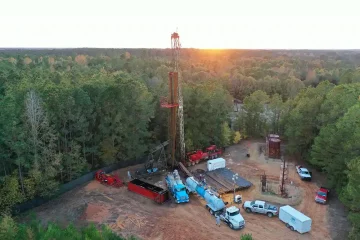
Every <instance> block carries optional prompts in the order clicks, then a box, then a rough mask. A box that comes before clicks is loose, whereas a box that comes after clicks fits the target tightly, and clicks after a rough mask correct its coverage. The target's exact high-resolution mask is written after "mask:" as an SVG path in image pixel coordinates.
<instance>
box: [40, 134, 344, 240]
mask: <svg viewBox="0 0 360 240" xmlns="http://www.w3.org/2000/svg"><path fill="white" fill-rule="evenodd" d="M265 144H266V141H251V140H244V141H242V142H241V143H240V144H237V145H234V146H231V147H229V148H227V149H226V150H225V151H224V152H223V153H222V154H221V156H219V157H220V159H224V160H225V167H221V166H219V168H217V170H218V169H222V168H223V169H227V170H226V172H228V171H230V172H232V173H234V175H236V174H237V176H238V179H239V178H241V179H242V180H241V181H236V180H238V179H235V184H234V181H232V179H231V180H228V179H227V178H226V175H225V176H222V175H220V174H215V173H214V174H209V173H210V172H211V171H209V170H208V169H207V165H208V162H209V160H207V161H206V160H202V161H201V160H200V161H199V163H198V164H194V165H192V163H191V164H190V165H191V166H190V167H183V168H185V171H184V169H183V168H182V167H179V168H178V170H177V173H178V175H176V176H175V175H174V172H173V171H162V170H161V167H160V165H157V164H155V163H156V161H154V162H152V163H151V164H149V163H147V164H145V165H146V166H147V167H152V169H153V170H154V168H158V170H157V171H156V172H151V171H149V172H148V175H147V176H144V173H142V176H141V178H140V179H139V178H135V176H136V174H137V173H138V174H139V173H141V170H145V169H146V167H145V165H136V166H133V167H129V168H125V169H119V170H117V171H115V172H112V173H111V174H110V175H109V176H118V177H119V178H120V179H121V180H122V182H123V183H122V185H121V186H109V185H108V184H106V183H104V182H101V179H100V178H99V179H98V180H100V181H98V180H94V181H92V182H90V183H89V184H87V185H86V186H84V187H81V188H78V189H75V190H72V191H70V192H68V193H66V194H64V195H63V196H61V197H60V198H58V199H56V200H53V201H51V202H50V203H47V204H45V205H43V206H41V207H38V208H36V210H35V211H36V213H37V214H38V216H39V217H40V218H41V219H42V220H43V221H45V222H47V221H55V219H56V220H57V221H59V222H63V223H66V222H69V221H72V222H75V223H76V224H78V225H82V224H85V223H87V222H92V223H95V224H97V225H99V226H100V225H103V224H105V225H107V226H109V227H110V228H111V229H112V230H113V231H115V232H117V233H119V234H123V235H127V236H130V235H134V236H138V237H141V238H143V239H154V240H155V239H170V238H171V239H236V238H238V236H239V234H240V232H241V233H251V234H252V236H253V237H254V238H255V239H274V240H275V239H332V236H331V234H330V230H331V228H332V227H334V226H332V223H331V222H329V214H328V211H329V208H331V207H332V206H329V205H322V204H318V203H316V202H315V201H314V193H315V192H316V190H317V189H318V186H317V184H316V183H315V182H314V181H312V182H306V181H303V180H301V178H300V177H299V176H298V174H297V172H296V169H295V164H294V162H293V161H291V159H288V162H287V163H286V164H285V166H286V171H285V172H284V171H283V168H282V164H283V161H281V159H275V158H269V157H268V156H266V151H261V148H262V146H265ZM265 149H266V148H265ZM160 152H161V149H160ZM158 155H159V154H157V155H156V154H153V157H155V158H154V159H156V157H158ZM217 159H219V158H217ZM215 160H216V159H215ZM210 161H211V160H210ZM160 162H161V161H160ZM155 165H156V167H155ZM222 166H223V165H222ZM148 170H149V168H148ZM175 171H176V170H175ZM212 171H214V170H212ZM215 171H216V170H215ZM129 173H130V175H131V179H129ZM282 174H284V176H285V177H284V179H285V180H284V183H283V186H282V187H283V191H281V184H282V181H281V177H280V175H281V176H282ZM189 175H190V176H189ZM219 175H220V176H219ZM177 176H180V178H177ZM214 176H215V177H214ZM264 176H266V181H265V180H264ZM234 178H236V176H235V177H234ZM171 181H174V182H175V185H177V186H173V188H176V189H177V190H179V191H173V190H172V189H171V187H172V185H171ZM231 181H232V182H233V183H232V184H231ZM194 183H196V184H198V185H199V186H195V191H194V192H191V190H192V189H193V188H194V187H193V186H191V184H194ZM237 183H240V186H239V185H237ZM245 183H246V184H249V183H250V185H246V186H245ZM230 185H232V189H227V188H230ZM219 186H220V188H219ZM183 188H185V189H183ZM234 188H235V192H234ZM204 191H205V192H206V193H202V192H204ZM217 191H219V193H218V192H217ZM208 193H210V194H208ZM206 194H208V196H207V195H206ZM234 196H235V198H234ZM212 198H214V199H212ZM216 200H217V201H216ZM255 200H259V201H264V202H265V203H266V204H268V205H270V206H273V207H274V208H273V209H274V210H272V216H270V217H269V215H270V214H266V213H265V214H259V213H254V212H251V211H250V212H248V210H246V208H244V205H243V204H244V203H245V202H246V201H255ZM221 202H223V204H221ZM211 204H213V205H211ZM210 205H211V206H210ZM286 205H289V206H292V207H293V208H296V209H297V211H301V213H303V214H304V215H306V216H308V217H309V218H310V219H311V221H312V223H311V230H310V231H309V232H307V233H303V234H301V233H299V232H297V231H296V230H292V229H290V227H287V224H286V223H284V222H283V221H281V220H280V219H279V217H278V216H277V215H278V213H277V212H278V211H279V208H280V207H281V206H286ZM216 207H220V208H221V207H222V208H224V209H230V210H233V211H234V210H235V211H234V212H235V213H236V211H237V210H239V213H238V214H240V216H241V218H237V219H240V221H243V224H244V225H243V226H240V227H239V226H238V225H236V222H230V221H229V222H228V223H227V222H226V219H224V220H223V221H221V223H220V227H217V228H215V227H216V217H215V215H216V213H215V211H216V210H217V209H216ZM224 209H222V210H221V211H223V210H224ZM225 211H226V210H225ZM49 213H54V214H49ZM55 213H56V214H55ZM225 217H226V216H224V218H225ZM343 217H344V218H345V216H343ZM236 227H238V228H239V229H241V230H240V231H237V230H236Z"/></svg>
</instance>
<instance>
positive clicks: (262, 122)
mask: <svg viewBox="0 0 360 240" xmlns="http://www.w3.org/2000/svg"><path fill="white" fill-rule="evenodd" d="M268 103H269V96H268V95H267V94H266V93H265V92H263V91H261V90H258V91H255V92H254V93H252V94H251V95H250V96H248V97H246V98H245V100H244V106H243V109H242V112H241V115H240V117H239V122H238V124H237V127H238V129H244V130H245V132H246V135H248V136H262V135H264V134H265V133H266V131H267V116H266V115H267V112H266V105H267V104H268Z"/></svg>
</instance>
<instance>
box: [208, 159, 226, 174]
mask: <svg viewBox="0 0 360 240" xmlns="http://www.w3.org/2000/svg"><path fill="white" fill-rule="evenodd" d="M218 168H225V159H223V158H216V159H213V160H209V161H207V169H208V171H213V170H215V169H218Z"/></svg>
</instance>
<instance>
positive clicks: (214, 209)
mask: <svg viewBox="0 0 360 240" xmlns="http://www.w3.org/2000/svg"><path fill="white" fill-rule="evenodd" d="M186 188H187V189H188V191H189V192H190V193H197V194H198V195H200V197H202V198H203V199H204V200H205V201H206V209H208V210H209V212H210V214H211V215H213V216H216V215H218V216H219V217H220V219H221V220H222V221H223V222H225V223H226V224H227V225H228V226H229V227H230V228H231V229H234V230H237V229H242V228H244V227H245V220H244V218H243V217H242V216H241V214H240V209H239V208H237V207H235V206H232V207H228V208H226V206H225V203H224V201H223V200H222V199H221V198H219V197H218V194H217V193H216V192H214V191H211V190H210V189H206V188H205V187H204V186H203V185H201V184H200V183H199V182H198V181H196V180H195V178H194V177H188V178H187V179H186Z"/></svg>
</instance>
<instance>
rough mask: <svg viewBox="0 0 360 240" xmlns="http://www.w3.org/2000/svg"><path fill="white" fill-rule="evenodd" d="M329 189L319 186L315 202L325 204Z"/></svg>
mask: <svg viewBox="0 0 360 240" xmlns="http://www.w3.org/2000/svg"><path fill="white" fill-rule="evenodd" d="M329 193H330V190H329V189H327V188H325V187H320V189H319V190H318V191H317V192H316V195H315V202H317V203H322V204H326V203H327V201H328V196H329Z"/></svg>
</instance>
